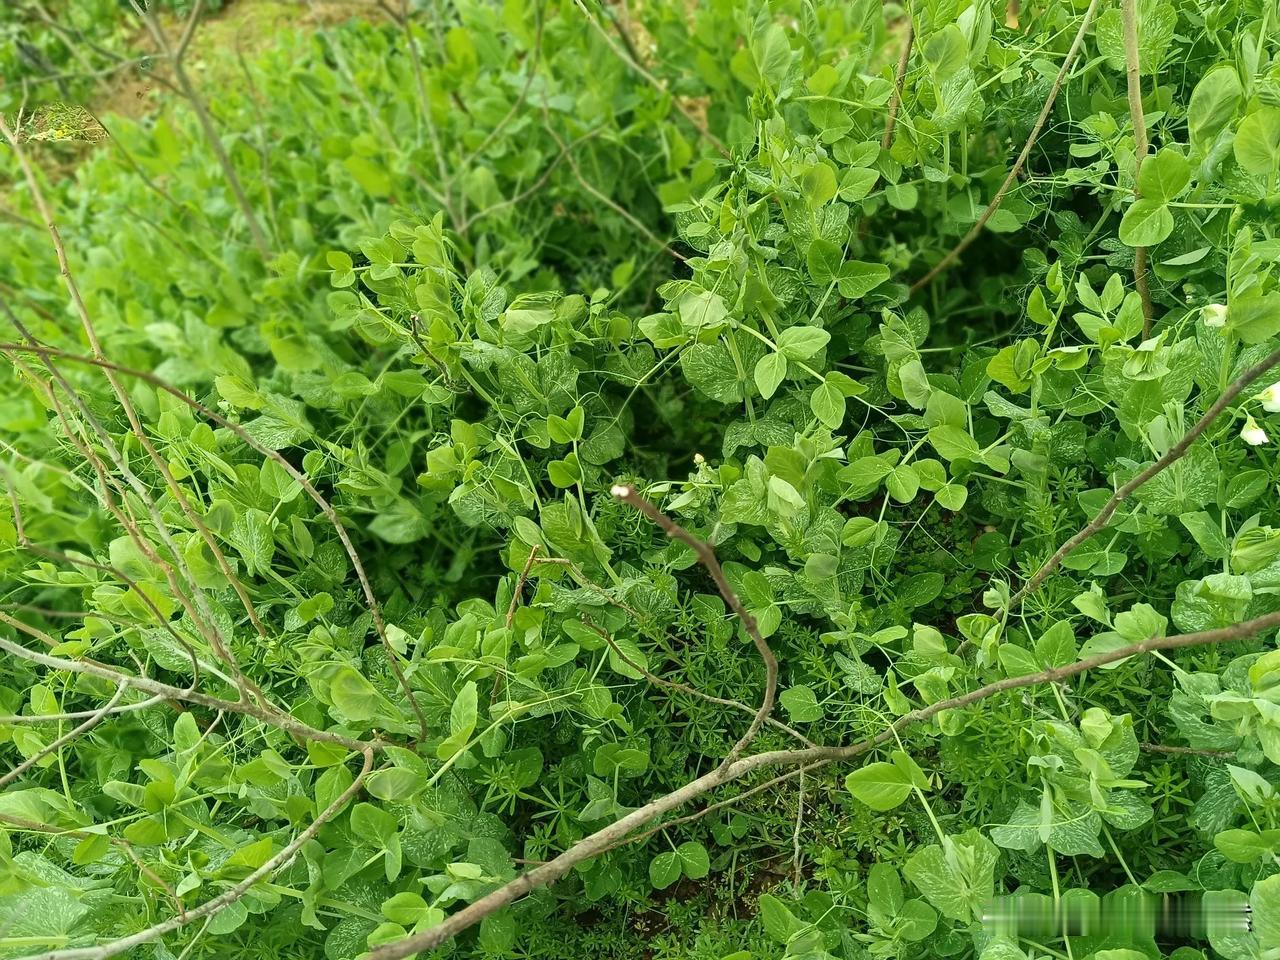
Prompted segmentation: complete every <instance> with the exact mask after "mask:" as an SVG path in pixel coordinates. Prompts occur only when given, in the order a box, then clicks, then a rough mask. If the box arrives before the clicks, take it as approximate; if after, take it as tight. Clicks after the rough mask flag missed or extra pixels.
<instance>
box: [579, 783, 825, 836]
mask: <svg viewBox="0 0 1280 960" xmlns="http://www.w3.org/2000/svg"><path fill="white" fill-rule="evenodd" d="M832 762H834V761H831V760H819V761H818V762H817V763H810V764H808V765H806V766H803V767H796V768H795V769H794V770H787V771H786V772H784V773H780V774H778V775H777V776H776V777H770V778H769V779H768V780H766V781H764V782H763V783H757V784H756V785H755V786H754V787H751V788H750V789H748V790H743V791H742V792H741V793H735V794H734V795H733V796H732V797H729V798H727V799H725V800H717V801H716V802H715V803H709V804H707V805H706V806H705V807H703V808H702V809H700V810H695V811H694V812H693V813H687V814H685V815H684V816H683V817H676V818H675V819H673V820H664V821H663V822H662V823H660V824H658V825H657V826H655V827H649V828H648V829H647V830H642V831H641V832H639V833H635V834H632V835H631V836H629V837H624V838H623V839H621V840H619V841H617V842H616V843H613V844H612V845H610V846H608V847H606V848H605V849H604V850H602V851H600V852H601V853H608V852H609V851H610V850H616V849H618V848H619V847H626V846H630V845H631V844H633V843H640V842H642V841H644V840H648V839H649V838H650V837H652V836H653V835H654V834H655V833H661V832H662V831H663V830H670V829H671V828H672V827H682V826H684V825H685V824H686V823H693V822H694V821H695V820H701V819H702V818H703V817H706V816H709V815H710V814H713V813H715V812H716V811H717V810H723V809H724V808H725V807H734V806H737V805H738V804H739V803H741V802H742V801H743V800H746V799H747V798H748V797H754V796H755V795H756V794H758V793H764V792H765V791H766V790H772V789H773V788H774V787H776V786H777V785H778V784H780V783H786V782H787V781H788V780H790V779H792V778H793V777H798V776H800V775H801V774H807V773H811V772H813V771H814V770H818V769H820V768H822V767H825V766H826V765H827V764H829V763H832Z"/></svg>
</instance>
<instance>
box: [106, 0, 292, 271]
mask: <svg viewBox="0 0 1280 960" xmlns="http://www.w3.org/2000/svg"><path fill="white" fill-rule="evenodd" d="M131 2H132V3H133V5H134V9H136V10H137V11H138V13H139V15H141V17H142V19H143V22H144V23H145V24H146V27H147V30H148V31H149V32H150V34H151V36H152V38H154V40H155V42H156V46H157V47H159V48H160V51H161V53H163V54H164V56H165V57H166V58H167V59H168V61H169V64H170V66H171V67H172V68H173V78H174V80H176V81H177V84H178V88H179V89H180V90H181V91H182V95H183V97H185V98H186V100H187V102H188V103H190V104H191V109H192V111H194V113H195V115H196V120H197V121H198V122H199V124H200V128H201V130H203V131H204V136H205V139H206V140H207V141H208V142H209V149H211V150H212V151H213V155H214V158H215V159H216V160H217V161H218V166H220V167H221V168H222V175H223V176H224V177H225V178H226V180H227V186H228V187H230V188H231V194H232V196H233V197H234V198H235V201H236V206H238V207H239V208H240V215H241V216H243V217H244V219H245V223H246V224H247V225H248V227H249V235H250V236H251V237H252V238H253V244H254V246H255V247H257V248H258V255H259V256H260V257H261V258H262V260H263V262H264V263H265V262H266V261H267V260H270V259H271V243H270V241H269V240H268V239H267V234H266V232H265V231H264V230H263V229H262V224H261V222H259V220H258V214H257V212H256V211H255V210H254V209H253V204H251V203H250V202H249V196H248V194H246V193H245V191H244V185H243V184H241V182H240V175H239V174H238V173H236V168H235V164H234V163H232V162H231V157H230V156H229V155H228V154H227V149H226V147H224V146H223V145H222V137H221V135H220V134H219V133H218V128H217V126H216V125H215V124H214V122H213V116H212V115H211V114H210V113H209V107H208V105H207V104H206V103H205V101H204V97H202V96H201V95H200V91H199V90H197V89H196V87H195V84H193V83H192V82H191V77H190V75H188V73H187V68H186V64H185V63H184V60H185V57H186V53H187V47H188V46H189V45H190V43H191V35H192V32H193V31H194V29H195V27H196V24H197V22H198V21H199V13H200V7H201V0H197V2H196V3H195V4H194V5H193V7H192V11H191V17H190V18H188V21H187V24H186V27H185V29H184V32H183V35H182V37H181V38H180V40H179V43H178V46H177V47H174V46H173V45H172V44H171V43H170V42H169V37H168V35H167V34H165V32H164V28H163V27H161V26H160V22H159V21H158V20H157V19H156V18H155V15H154V14H153V13H152V12H151V11H150V10H149V9H142V8H141V7H139V6H138V4H137V0H131Z"/></svg>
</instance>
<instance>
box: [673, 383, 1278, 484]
mask: <svg viewBox="0 0 1280 960" xmlns="http://www.w3.org/2000/svg"><path fill="white" fill-rule="evenodd" d="M1277 386H1280V384H1277ZM706 462H707V458H706V457H704V456H703V455H702V454H700V453H695V454H694V455H693V463H694V465H695V466H698V467H700V466H702V465H703V464H704V463H706Z"/></svg>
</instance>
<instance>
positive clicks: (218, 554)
mask: <svg viewBox="0 0 1280 960" xmlns="http://www.w3.org/2000/svg"><path fill="white" fill-rule="evenodd" d="M199 9H200V3H199V0H197V3H196V4H195V7H194V8H193V10H192V18H193V20H194V18H195V17H196V16H197V15H198V13H199ZM184 38H186V35H185V34H184ZM0 136H3V138H4V139H5V140H6V141H7V142H8V143H9V145H10V147H11V148H12V149H13V151H14V155H15V157H16V159H17V161H18V165H19V167H20V168H21V170H22V174H23V178H24V179H25V181H26V183H27V186H28V189H30V191H31V196H32V200H33V201H34V203H35V205H36V209H37V210H38V211H39V214H40V219H41V220H42V221H43V223H44V225H45V228H46V229H47V230H48V232H49V237H50V240H51V241H52V244H53V249H54V253H55V255H56V256H57V260H58V267H59V272H60V273H61V275H62V279H63V283H64V285H65V286H66V288H67V293H68V294H69V295H70V297H71V301H72V304H73V305H74V306H75V309H76V314H77V316H78V317H79V319H80V325H81V327H82V329H83V331H84V335H85V337H86V339H87V340H88V343H89V348H90V350H91V351H92V353H93V355H94V357H96V358H99V359H102V358H103V357H104V354H103V351H102V345H101V343H100V341H99V340H98V335H97V332H96V330H95V328H94V325H93V320H92V318H91V317H90V316H89V309H88V307H87V305H86V304H85V301H84V298H83V296H82V295H81V293H80V288H79V286H78V285H77V283H76V281H75V277H74V276H73V275H72V272H71V264H70V261H69V259H68V257H67V251H66V246H65V244H64V243H63V242H62V235H61V233H60V232H59V230H58V225H57V222H56V220H55V219H54V216H53V211H52V209H51V208H50V206H49V203H48V200H47V198H46V197H45V195H44V191H43V190H42V189H41V186H40V181H39V179H38V178H37V177H36V174H35V170H34V169H33V168H32V166H31V162H30V159H29V158H28V157H27V155H26V152H25V151H24V150H23V149H22V147H21V145H20V143H19V142H18V140H17V137H16V135H15V134H14V132H13V131H12V130H11V129H10V127H9V125H8V123H7V122H6V120H5V118H4V117H3V116H0ZM4 308H5V311H6V313H8V314H9V317H10V320H11V322H12V323H13V324H14V327H15V328H16V329H17V330H18V332H19V333H20V334H21V335H22V336H23V337H25V338H26V339H27V340H28V341H29V342H32V343H34V342H35V338H34V337H33V336H32V335H31V333H30V332H29V331H28V330H27V329H26V327H25V326H24V325H23V324H22V322H21V321H20V320H19V319H18V318H17V316H16V315H14V314H13V312H12V310H11V309H10V308H9V306H8V304H7V303H5V304H4ZM41 361H42V363H43V364H44V366H45V367H46V368H47V370H48V371H49V374H50V375H51V376H52V377H54V378H55V379H56V380H58V382H59V384H60V385H61V386H62V388H63V390H64V391H65V392H66V394H67V398H68V399H69V400H70V401H71V402H72V404H73V405H74V406H75V407H76V408H77V409H78V410H79V411H80V414H81V416H82V417H83V418H84V420H85V422H86V423H88V424H90V425H91V426H92V427H93V429H94V432H95V433H96V434H97V436H98V439H99V441H100V442H101V444H102V447H103V449H105V450H106V452H107V454H108V456H109V457H110V458H111V460H112V462H113V463H114V464H115V466H116V468H117V470H118V471H119V474H120V476H121V477H123V478H124V479H125V480H126V481H127V482H128V485H129V486H130V487H131V488H132V490H133V491H134V493H135V494H136V495H137V496H138V498H139V500H140V501H141V503H142V504H143V505H144V506H145V507H146V509H147V512H148V514H149V515H150V517H151V520H152V522H153V523H154V524H155V528H156V532H157V534H158V535H159V537H160V540H161V541H162V542H163V543H164V545H165V547H166V548H167V549H168V550H169V552H170V554H171V555H172V557H173V559H174V565H175V566H176V567H177V569H178V570H180V571H181V572H182V573H183V575H184V577H185V579H186V581H187V583H188V584H189V585H190V586H191V588H192V590H191V600H192V601H193V603H194V606H195V607H197V608H199V610H198V613H197V611H196V610H195V609H191V605H190V604H188V603H187V602H186V599H185V595H184V593H183V591H182V590H181V588H180V586H179V584H178V583H177V574H176V572H175V570H174V568H173V567H170V566H169V565H168V564H166V563H164V562H163V561H162V560H161V559H160V557H159V556H158V555H157V554H156V553H155V552H154V551H152V550H151V549H150V547H149V545H148V544H147V543H146V542H145V538H144V537H142V536H141V533H140V531H138V530H137V529H136V525H135V524H132V523H130V522H128V521H126V520H125V518H124V517H123V516H122V515H121V514H120V513H119V512H118V511H116V510H113V511H112V512H113V513H115V515H116V516H117V518H118V519H119V520H120V522H121V524H122V525H123V526H124V527H125V529H126V530H127V531H128V532H129V534H130V536H131V538H132V539H133V540H134V542H135V543H136V544H137V545H138V548H139V549H140V550H142V551H143V552H144V553H145V554H147V555H148V557H149V558H150V559H151V560H152V561H153V562H156V563H158V564H160V565H161V567H162V568H163V569H164V571H165V576H166V578H167V579H168V581H169V585H170V588H171V589H172V590H173V591H174V593H175V594H176V595H177V596H178V597H179V599H180V600H181V601H182V602H183V605H184V607H185V608H186V609H187V611H188V613H189V614H190V615H191V617H192V619H193V622H196V623H198V624H200V623H203V624H204V625H206V626H207V628H208V630H207V633H206V637H207V638H208V640H209V642H210V644H211V646H212V647H213V649H214V651H215V652H216V653H217V655H218V656H219V657H220V658H221V659H222V661H223V662H224V663H226V664H227V665H228V666H229V667H230V669H231V671H232V673H233V675H234V676H235V679H236V686H237V688H238V689H239V691H240V695H241V697H243V698H248V697H249V696H251V695H252V696H255V697H258V698H259V699H260V700H261V701H262V702H263V703H264V704H265V695H264V694H263V693H262V691H261V690H260V689H258V687H257V686H256V684H254V683H253V682H252V681H251V680H250V679H249V678H248V677H247V676H246V675H245V674H244V672H243V671H242V670H241V669H240V666H239V664H238V663H237V662H236V658H235V654H234V653H233V652H232V650H231V648H230V645H229V644H228V643H226V642H225V641H224V639H223V638H222V636H221V632H220V629H219V627H218V625H217V618H216V617H214V615H213V612H212V610H211V609H210V607H209V604H208V602H207V601H206V599H205V596H204V592H203V590H202V589H201V588H200V586H199V584H198V583H197V581H196V580H195V578H194V577H192V576H191V575H190V571H189V570H187V569H186V561H185V559H184V557H183V553H182V551H180V550H179V549H178V547H177V544H176V543H175V542H174V540H173V538H172V536H171V535H170V533H169V530H168V527H167V526H166V524H165V521H164V518H163V516H162V513H161V511H160V509H159V508H158V506H157V504H156V503H155V501H154V500H153V499H152V497H151V496H150V492H149V491H148V490H147V489H146V487H145V486H144V485H143V484H142V482H141V481H140V480H139V479H138V478H137V477H136V476H135V475H134V473H133V472H132V470H131V469H130V468H129V467H128V465H127V464H126V462H125V460H124V458H123V456H122V455H121V453H120V451H119V450H118V449H117V448H116V445H115V443H114V442H113V439H112V437H111V435H110V434H109V433H108V432H107V431H106V430H105V429H104V428H103V427H102V426H101V424H100V423H99V422H98V420H97V418H96V417H95V416H94V415H93V414H92V413H91V412H90V410H89V408H88V407H87V406H86V405H85V403H84V401H83V399H82V398H81V397H80V396H79V394H78V393H77V392H76V390H75V389H74V387H72V385H71V384H70V383H69V382H67V380H66V379H65V378H64V377H63V376H62V375H61V373H60V372H59V371H58V369H57V368H56V366H55V365H54V364H53V362H52V359H51V358H50V357H49V356H46V355H42V356H41ZM106 375H107V381H108V383H109V384H110V385H111V389H112V391H113V393H114V394H115V396H116V399H117V400H118V401H119V403H120V406H121V409H122V410H123V411H124V413H125V416H126V418H127V419H128V421H129V425H130V428H131V430H132V433H133V435H134V436H135V437H136V438H137V440H138V442H139V443H140V444H141V445H142V447H143V449H144V450H145V451H146V453H147V456H148V457H149V458H150V459H151V461H152V463H153V464H154V465H155V466H156V468H157V469H158V470H159V471H160V473H161V475H162V476H163V478H164V480H165V485H166V486H167V487H168V489H169V490H170V492H171V493H172V494H173V496H174V498H175V500H176V501H177V503H178V504H179V506H180V507H181V509H182V511H183V512H184V514H186V516H187V517H188V519H189V520H190V521H191V522H192V524H193V525H194V526H195V528H196V530H197V531H198V532H199V533H200V536H201V538H202V539H203V540H204V542H205V544H206V545H207V546H208V547H209V550H210V553H211V554H212V555H213V557H214V559H215V561H216V562H217V564H218V568H219V569H220V570H221V571H222V573H223V575H224V576H225V577H227V579H228V582H229V583H231V585H232V586H233V588H234V589H235V591H236V594H237V596H238V597H239V598H240V601H241V603H242V604H243V605H244V607H245V610H246V612H247V613H248V615H249V619H250V620H251V621H252V622H253V624H254V626H255V627H256V628H257V630H258V633H259V635H260V636H261V637H262V638H263V639H266V631H265V629H264V628H263V626H262V623H261V621H260V620H259V619H258V616H257V613H256V611H255V610H254V608H253V604H252V603H251V602H250V600H249V597H248V594H247V592H246V591H245V589H244V587H243V585H242V584H241V583H240V582H239V580H238V578H237V577H236V576H235V574H234V572H233V571H232V569H231V567H230V565H229V564H228V563H227V560H226V557H225V556H224V555H223V553H222V550H221V548H220V547H219V546H218V543H217V541H216V540H215V539H214V537H213V535H212V533H211V532H210V531H209V529H208V528H207V527H206V526H205V524H204V522H203V520H202V519H201V518H200V517H199V516H198V515H197V514H196V513H195V511H194V510H193V509H192V508H191V506H190V504H189V503H188V502H187V499H186V497H185V495H184V494H183V493H182V490H181V488H180V487H179V485H178V483H177V481H176V480H175V479H174V477H173V474H172V472H171V471H170V469H169V464H168V461H167V460H165V458H163V457H161V456H160V455H159V453H158V452H157V451H156V449H155V447H154V446H153V445H152V443H151V441H150V439H149V438H148V437H147V434H146V431H145V430H143V428H142V423H141V420H140V419H139V417H138V414H137V411H136V409H135V408H134V405H133V401H132V400H131V399H130V397H129V393H128V391H127V390H125V389H124V388H123V387H122V385H121V384H120V382H119V380H118V378H117V377H116V376H115V374H114V373H113V372H112V371H111V370H107V371H106ZM49 399H50V401H51V403H52V404H53V406H54V408H55V410H57V411H58V416H59V419H60V420H61V421H62V422H63V425H64V427H65V428H66V432H67V437H68V439H69V440H71V441H72V442H73V443H76V444H77V446H78V447H79V448H80V449H81V451H82V453H84V455H85V457H86V459H87V460H89V461H90V462H91V463H93V465H94V467H95V469H96V470H98V472H99V475H100V479H101V480H102V489H103V495H104V497H105V496H107V494H106V489H107V486H108V484H107V476H106V472H105V470H104V469H102V467H101V465H100V463H99V459H98V457H97V455H96V453H94V451H92V450H90V449H88V445H87V444H86V445H83V446H82V445H80V444H79V443H78V442H77V441H76V440H75V437H74V431H73V430H72V429H71V426H70V422H69V421H68V419H67V418H66V416H65V415H64V414H63V411H62V409H61V407H60V405H59V403H58V401H57V398H56V396H55V395H54V393H53V390H52V387H50V388H49ZM122 492H123V491H122ZM15 502H16V501H15ZM108 506H109V507H110V504H109V503H108Z"/></svg>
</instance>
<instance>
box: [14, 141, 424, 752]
mask: <svg viewBox="0 0 1280 960" xmlns="http://www.w3.org/2000/svg"><path fill="white" fill-rule="evenodd" d="M0 122H3V118H0ZM0 351H2V352H5V353H9V352H19V351H26V352H28V353H34V354H37V355H39V356H45V357H55V358H58V359H62V360H68V361H70V362H72V363H83V364H87V365H89V366H95V367H101V368H103V369H105V370H111V371H114V372H115V373H119V374H123V375H124V376H128V377H135V378H137V379H139V380H142V381H143V382H145V383H148V384H150V385H151V386H153V387H155V388H156V389H158V390H162V391H164V392H165V393H167V394H169V395H170V396H171V397H174V398H176V399H177V400H180V401H181V402H182V403H184V404H186V405H187V406H188V407H190V408H191V409H192V410H195V411H197V412H198V413H200V415H201V416H204V417H206V418H208V419H209V420H211V421H213V422H214V423H216V424H217V425H218V426H220V427H222V428H223V429H226V430H230V431H231V432H232V433H234V434H235V435H236V437H237V438H239V439H240V441H241V442H243V443H244V444H246V445H247V446H248V447H249V448H250V449H252V450H254V451H256V452H257V453H258V454H260V455H262V456H264V457H266V458H267V459H269V460H272V461H274V462H275V463H276V464H278V465H279V466H280V468H281V469H283V470H284V471H285V472H286V473H287V474H289V476H290V477H292V478H293V479H294V480H295V481H297V483H298V484H299V485H300V486H301V487H302V489H303V492H305V493H306V494H307V496H308V497H309V498H310V499H311V500H312V502H313V503H315V505H316V506H317V507H319V508H320V512H321V513H323V514H324V517H325V520H327V521H328V523H329V525H330V526H331V527H333V530H334V532H335V533H336V534H337V535H338V540H339V541H340V542H341V543H342V548H343V551H344V552H345V553H346V555H347V558H348V559H349V560H350V561H351V567H352V569H353V570H354V571H355V574H356V579H357V580H358V581H359V583H360V589H361V592H362V593H363V594H364V598H365V602H366V604H367V605H368V607H369V612H370V614H371V615H372V616H373V627H374V631H375V632H376V633H377V635H378V639H379V640H380V641H381V642H382V645H383V648H384V649H385V650H386V653H387V662H388V665H389V666H390V667H391V669H392V672H393V673H394V674H395V677H396V680H397V682H398V683H399V684H400V688H401V690H403V691H404V693H405V695H406V696H407V698H408V700H409V704H410V706H411V707H412V709H413V711H414V713H415V715H416V717H417V720H418V725H419V728H420V733H421V735H422V739H424V740H425V739H427V738H428V731H427V723H426V718H425V716H424V714H423V713H422V710H421V708H420V707H419V705H418V701H417V698H416V697H415V696H414V693H413V690H412V688H411V687H410V685H409V681H408V679H407V678H406V677H405V676H404V672H403V670H401V668H400V663H399V661H398V660H397V659H396V658H397V657H398V656H399V654H397V653H396V652H395V649H394V648H393V647H392V646H391V641H390V640H389V639H388V637H387V632H386V623H385V621H384V620H383V617H382V606H381V605H380V604H379V603H378V600H377V597H376V596H375V595H374V592H373V585H372V583H371V582H370V581H369V576H368V573H367V572H366V571H365V568H364V564H363V563H362V562H361V560H360V555H359V553H357V552H356V548H355V544H353V543H352V542H351V537H350V535H349V534H348V533H347V529H346V527H345V526H344V525H343V523H342V520H341V518H339V516H338V513H337V511H336V510H334V508H333V505H332V504H331V503H329V501H328V500H327V499H326V498H325V497H324V496H323V494H321V493H320V491H319V490H317V489H316V488H315V485H314V484H312V483H311V481H310V480H308V479H307V477H306V475H305V474H303V473H302V472H301V471H300V470H298V468H297V467H295V466H294V465H293V464H292V463H290V462H289V461H288V460H287V459H286V458H285V457H284V456H282V455H281V454H280V453H279V452H278V451H275V450H271V449H269V448H267V447H266V446H264V445H263V444H261V443H259V442H258V441H257V440H255V439H254V438H253V437H252V436H251V435H250V434H249V432H248V431H247V430H245V429H244V427H242V426H240V424H238V423H233V422H232V421H230V420H228V419H227V418H226V417H224V416H222V415H221V414H219V413H218V412H217V411H216V410H212V409H210V408H209V407H206V406H205V405H204V404H202V403H200V402H198V401H196V400H193V399H191V398H190V397H188V396H187V395H186V394H185V393H183V392H182V391H181V390H179V389H178V388H177V387H175V386H173V385H172V384H170V383H168V382H166V381H164V380H162V379H161V378H159V377H157V376H156V375H155V374H153V373H149V372H147V371H145V370H135V369H134V368H132V367H126V366H124V365H122V364H118V363H114V362H113V361H110V360H107V359H105V358H102V357H87V356H82V355H80V354H76V353H71V352H69V351H66V350H58V349H55V348H53V347H43V346H38V345H32V344H24V343H0Z"/></svg>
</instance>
